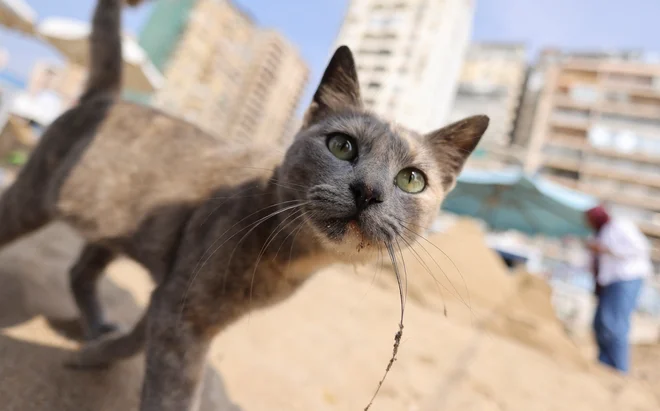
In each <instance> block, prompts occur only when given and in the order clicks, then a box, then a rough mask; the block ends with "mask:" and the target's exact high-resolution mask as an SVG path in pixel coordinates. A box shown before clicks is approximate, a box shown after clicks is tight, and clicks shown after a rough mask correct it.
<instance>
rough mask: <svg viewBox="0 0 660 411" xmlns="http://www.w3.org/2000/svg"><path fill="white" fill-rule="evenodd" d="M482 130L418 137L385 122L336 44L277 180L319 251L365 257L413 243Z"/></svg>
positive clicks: (474, 122) (481, 123) (470, 122)
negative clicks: (366, 104) (297, 204)
mask: <svg viewBox="0 0 660 411" xmlns="http://www.w3.org/2000/svg"><path fill="white" fill-rule="evenodd" d="M487 126H488V118H487V117H485V116H477V117H471V118H469V119H466V120H463V121H460V122H457V123H454V124H452V125H450V126H447V127H445V128H443V129H440V130H437V131H434V132H432V133H429V134H427V135H419V134H416V133H414V132H411V131H408V130H404V129H402V128H399V127H395V126H393V125H391V124H389V123H388V122H386V121H384V120H382V119H380V118H378V117H377V116H375V115H374V114H372V113H369V112H367V111H365V110H364V109H363V107H362V102H361V100H360V91H359V86H358V80H357V74H356V71H355V65H354V62H353V58H352V55H351V52H350V50H349V49H348V48H347V47H340V48H339V49H338V50H337V51H336V53H335V55H334V56H333V58H332V59H331V61H330V64H329V65H328V68H327V69H326V72H325V74H324V76H323V79H322V80H321V84H320V86H319V88H318V90H317V92H316V94H315V96H314V100H313V102H312V104H311V106H310V108H309V109H308V111H307V113H306V116H305V121H304V124H303V127H302V129H301V131H300V132H299V133H298V135H297V136H296V138H295V140H294V142H293V144H292V145H291V147H290V148H289V150H288V151H287V154H286V157H285V160H284V162H283V164H282V166H281V168H280V172H279V176H278V178H279V180H280V183H281V184H282V190H287V191H288V192H287V194H288V197H289V198H291V197H292V196H293V197H294V198H295V199H297V200H302V201H305V202H306V205H305V206H304V207H303V212H302V213H301V215H303V217H301V218H303V219H304V220H305V221H306V224H308V225H309V227H310V228H311V231H312V232H313V233H314V234H315V235H316V236H317V237H318V238H319V239H320V240H321V243H322V244H324V246H325V247H327V248H328V249H329V250H332V251H336V252H339V253H341V254H344V255H347V256H351V257H359V256H365V257H370V254H371V252H375V251H377V250H378V249H379V248H380V247H382V246H384V245H386V244H394V245H395V246H400V247H402V248H405V247H406V246H408V245H409V244H411V243H412V242H414V241H416V238H417V234H420V233H421V232H422V231H423V230H424V229H425V228H427V227H428V225H429V224H430V223H431V222H432V221H433V219H434V218H435V217H436V216H437V214H438V212H439V208H440V204H441V202H442V200H443V199H444V197H445V195H446V194H447V192H448V191H449V190H450V189H451V188H452V187H453V186H454V184H455V180H456V176H457V174H458V173H459V172H460V170H461V168H462V167H463V164H464V162H465V160H466V159H467V157H468V155H469V154H470V153H471V152H472V150H473V149H474V147H475V146H476V145H477V143H478V141H479V139H480V138H481V136H482V135H483V133H484V132H485V130H486V127H487ZM397 243H398V244H397Z"/></svg>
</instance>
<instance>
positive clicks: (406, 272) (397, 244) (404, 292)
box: [394, 238, 408, 305]
mask: <svg viewBox="0 0 660 411" xmlns="http://www.w3.org/2000/svg"><path fill="white" fill-rule="evenodd" d="M394 241H395V242H396V246H397V248H398V249H399V255H400V256H401V264H402V265H403V277H404V278H403V283H404V284H405V289H404V291H403V295H404V296H405V301H404V305H405V303H406V302H407V301H408V269H407V268H406V259H405V258H404V256H403V251H402V250H401V245H400V244H399V240H398V238H395V239H394Z"/></svg>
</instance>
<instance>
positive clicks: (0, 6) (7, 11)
mask: <svg viewBox="0 0 660 411" xmlns="http://www.w3.org/2000/svg"><path fill="white" fill-rule="evenodd" d="M36 19H37V14H36V13H35V11H34V9H32V7H30V6H29V5H28V4H27V2H25V0H0V25H2V26H5V27H7V28H9V29H12V30H16V31H19V32H22V33H25V34H34V23H35V21H36Z"/></svg>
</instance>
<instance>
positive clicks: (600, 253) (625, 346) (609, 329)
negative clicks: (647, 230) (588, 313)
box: [586, 206, 653, 374]
mask: <svg viewBox="0 0 660 411" xmlns="http://www.w3.org/2000/svg"><path fill="white" fill-rule="evenodd" d="M586 219H587V221H588V223H589V225H590V226H591V227H592V228H593V230H594V232H595V238H594V239H592V240H589V241H588V242H587V248H588V249H589V250H590V251H591V252H592V254H593V265H594V266H593V273H594V276H595V283H596V296H597V300H598V305H597V308H596V314H595V316H594V322H593V329H594V333H595V335H596V342H597V344H598V360H599V361H600V362H601V363H603V364H605V365H608V366H610V367H613V368H615V369H617V370H619V371H620V372H621V373H624V374H625V373H627V372H628V370H629V366H630V358H629V357H630V348H629V341H628V339H629V334H630V323H631V317H632V314H633V312H634V311H635V308H636V306H637V301H638V298H639V295H640V293H641V289H642V285H643V283H644V280H645V278H646V277H648V276H649V275H650V274H651V272H652V269H653V266H652V264H651V255H650V254H651V247H650V244H649V242H648V240H647V239H646V237H645V236H644V234H642V232H641V231H640V230H639V229H638V228H637V226H636V225H635V224H634V223H632V222H630V221H627V220H624V219H619V218H613V217H611V216H610V215H609V214H608V212H607V211H606V210H605V208H604V207H603V206H597V207H594V208H592V209H590V210H588V211H587V212H586Z"/></svg>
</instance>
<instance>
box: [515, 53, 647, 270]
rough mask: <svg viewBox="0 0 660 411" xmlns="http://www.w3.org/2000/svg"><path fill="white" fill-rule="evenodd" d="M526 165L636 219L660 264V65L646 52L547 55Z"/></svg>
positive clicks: (537, 72)
mask: <svg viewBox="0 0 660 411" xmlns="http://www.w3.org/2000/svg"><path fill="white" fill-rule="evenodd" d="M539 66H540V68H539V69H537V70H535V71H534V74H533V76H537V78H536V79H532V78H531V77H530V81H532V80H534V81H535V82H536V83H537V85H542V86H541V87H535V88H534V89H533V90H532V92H534V93H536V97H535V98H533V99H532V98H530V99H529V100H530V101H531V100H536V102H535V104H534V110H532V111H533V118H532V121H529V123H530V125H531V127H530V131H529V138H528V139H527V142H526V143H527V155H526V159H525V169H526V171H527V172H528V173H535V172H539V173H540V174H542V175H544V176H545V177H547V178H549V179H551V180H554V181H556V182H558V183H560V184H563V185H565V186H568V187H571V188H577V189H579V190H581V191H584V192H587V193H590V194H593V195H595V196H597V197H599V198H601V199H602V200H603V201H604V202H606V204H608V205H609V208H610V209H611V211H612V212H613V213H614V214H615V215H620V216H624V217H627V218H629V219H632V220H634V221H636V222H637V223H638V224H639V226H640V228H641V229H642V231H643V232H644V233H645V234H646V235H647V236H648V237H649V239H650V240H651V242H652V244H653V247H654V251H653V259H654V262H655V264H656V270H658V269H660V64H658V63H657V62H649V59H648V58H647V56H646V55H644V54H643V53H633V52H630V53H612V54H609V53H588V54H587V53H562V52H559V51H556V50H553V51H546V52H545V53H543V54H542V56H541V60H540V64H539Z"/></svg>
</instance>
